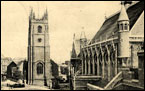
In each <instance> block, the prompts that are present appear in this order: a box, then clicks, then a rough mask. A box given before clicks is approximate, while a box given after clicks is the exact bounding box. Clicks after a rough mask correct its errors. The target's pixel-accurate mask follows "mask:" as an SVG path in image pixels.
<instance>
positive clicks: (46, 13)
mask: <svg viewBox="0 0 145 91" xmlns="http://www.w3.org/2000/svg"><path fill="white" fill-rule="evenodd" d="M44 19H48V12H47V8H46V11H45V13H44Z"/></svg>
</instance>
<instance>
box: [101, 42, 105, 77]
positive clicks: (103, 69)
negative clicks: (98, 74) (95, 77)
mask: <svg viewBox="0 0 145 91" xmlns="http://www.w3.org/2000/svg"><path fill="white" fill-rule="evenodd" d="M100 50H101V55H102V78H104V77H105V73H104V72H105V63H104V52H103V48H102V46H101V45H100Z"/></svg>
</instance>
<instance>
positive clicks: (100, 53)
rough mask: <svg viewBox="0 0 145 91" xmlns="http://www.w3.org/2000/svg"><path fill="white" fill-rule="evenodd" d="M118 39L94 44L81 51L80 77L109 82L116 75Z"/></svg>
mask: <svg viewBox="0 0 145 91" xmlns="http://www.w3.org/2000/svg"><path fill="white" fill-rule="evenodd" d="M117 40H118V39H112V40H108V41H107V40H106V41H105V42H100V43H94V44H91V45H89V46H86V47H83V48H82V49H81V56H82V75H84V76H85V75H86V76H101V77H102V78H104V79H107V80H108V81H110V80H111V79H112V78H113V77H114V76H115V75H116V74H117V48H118V43H117Z"/></svg>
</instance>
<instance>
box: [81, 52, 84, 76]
mask: <svg viewBox="0 0 145 91" xmlns="http://www.w3.org/2000/svg"><path fill="white" fill-rule="evenodd" d="M81 60H82V75H83V74H84V56H83V51H81Z"/></svg>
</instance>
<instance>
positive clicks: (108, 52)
mask: <svg viewBox="0 0 145 91" xmlns="http://www.w3.org/2000/svg"><path fill="white" fill-rule="evenodd" d="M106 49H107V54H108V81H110V80H111V78H110V77H111V72H110V71H111V70H110V63H111V61H110V51H109V49H108V46H107V45H106Z"/></svg>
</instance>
